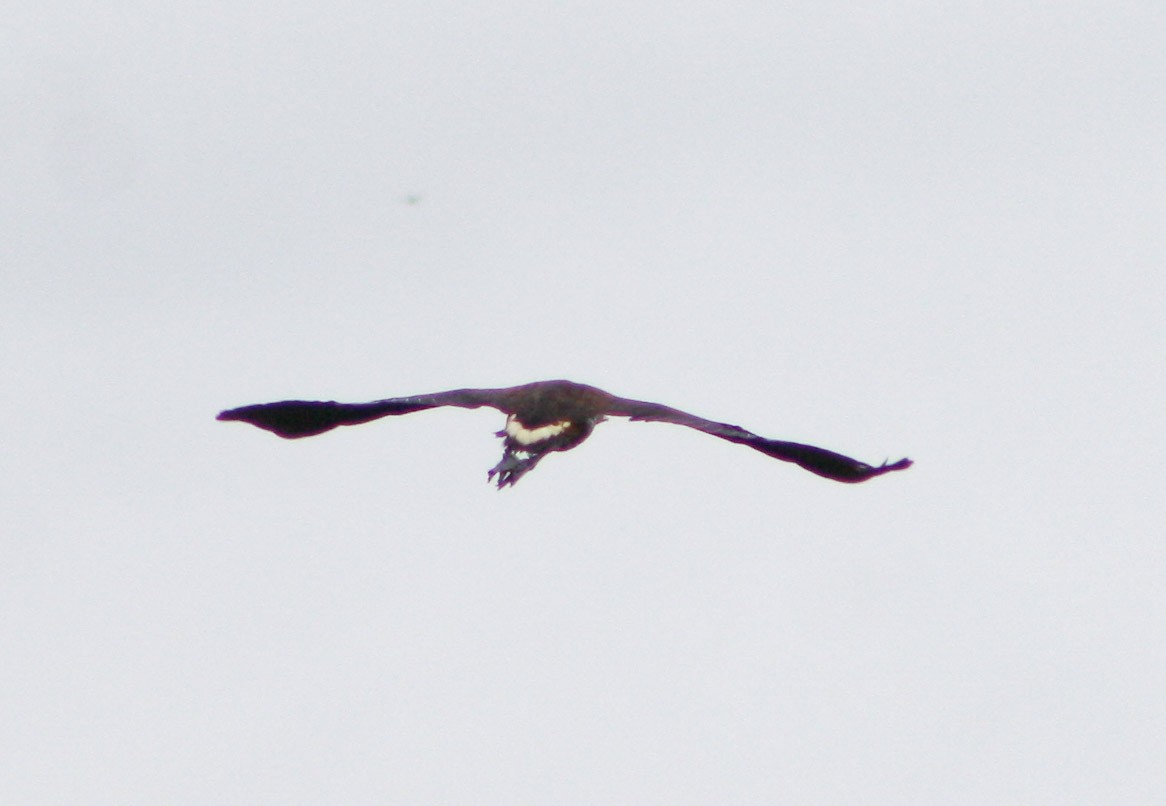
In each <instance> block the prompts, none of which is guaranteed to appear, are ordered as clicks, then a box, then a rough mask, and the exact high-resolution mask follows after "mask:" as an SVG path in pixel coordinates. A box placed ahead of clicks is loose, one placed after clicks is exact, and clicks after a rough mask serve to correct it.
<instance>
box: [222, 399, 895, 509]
mask: <svg viewBox="0 0 1166 806" xmlns="http://www.w3.org/2000/svg"><path fill="white" fill-rule="evenodd" d="M439 406H457V407H459V408H463V409H476V408H480V407H482V406H490V407H491V408H495V409H498V410H499V411H502V412H504V413H505V414H506V427H505V428H503V429H502V430H501V431H499V432H498V433H497V435H498V436H500V437H502V438H503V453H502V461H500V462H499V463H498V464H497V465H495V466H494V467H493V468H492V469H491V470H490V472H489V473H488V474H487V478H488V479H493V478H494V477H495V476H497V477H498V488H499V489H502V488H503V487H505V486H507V485H508V484H514V483H516V482H517V481H518V480H519V479H520V478H522V476H523V475H525V474H526V473H528V472H530V471H531V470H533V469H534V467H535V465H537V464H538V463H539V462H540V461H541V460H542V458H543V457H544V456H546V455H547V454H548V453H553V452H555V451H567V450H570V449H571V448H574V447H575V446H576V445H578V444H579V443H581V442H582V441H583V440H585V439H587V437H589V436H590V435H591V432H592V430H594V428H595V426H597V425H598V424H599V423H601V422H603V421H604V420H605V419H607V418H608V417H627V418H629V419H631V420H633V421H635V420H639V421H644V422H659V423H675V424H677V425H686V426H688V427H689V428H695V429H696V430H698V431H703V432H705V433H706V434H712V435H713V436H714V437H720V438H721V439H725V440H728V441H729V442H736V443H737V444H738V445H748V446H749V447H750V448H753V449H754V450H756V451H761V452H762V453H764V454H765V455H766V456H772V457H773V458H774V459H781V460H782V461H783V462H793V463H794V464H796V465H798V466H799V467H803V468H805V469H806V470H808V471H810V472H811V473H817V474H818V475H819V476H823V477H825V478H828V479H833V480H834V481H844V482H848V483H857V482H860V481H866V480H867V479H870V478H874V477H875V476H881V475H882V474H883V473H890V472H891V471H892V470H906V469H907V468H908V467H910V466H911V460H910V459H900V460H899V461H897V462H893V463H887V462H883V464H881V465H878V466H873V465H868V464H866V463H864V462H860V461H858V460H857V459H851V458H850V457H848V456H843V455H842V454H840V453H834V452H833V451H828V450H825V449H824V448H815V447H814V446H813V445H802V444H800V443H797V442H782V441H780V440H776V439H765V438H764V437H759V436H757V434H754V433H753V432H751V431H746V430H745V429H744V428H742V427H741V426H739V425H729V424H728V423H717V422H713V421H712V420H706V419H704V418H703V417H697V416H696V415H694V414H688V413H687V412H683V411H680V410H678V409H673V408H670V407H668V406H662V405H660V404H659V403H649V402H646V401H643V400H630V399H628V398H625V397H616V396H615V395H611V394H608V393H607V392H605V391H603V390H602V389H596V388H595V387H594V386H587V385H585V384H581V383H572V382H571V381H539V382H538V383H528V384H525V385H523V386H512V387H509V388H506V389H454V390H451V391H448V392H435V393H433V394H428V395H414V396H412V397H394V398H389V399H387V400H375V401H373V402H371V403H336V402H335V401H314V400H283V401H280V402H278V403H259V404H257V405H254V406H243V407H241V408H237V409H229V410H227V411H224V412H222V413H221V414H219V416H218V419H220V420H240V421H242V422H245V423H251V424H252V425H254V426H258V427H259V428H263V429H265V430H267V431H271V432H272V433H274V434H278V435H279V436H281V437H284V438H286V439H298V438H300V437H310V436H314V435H316V434H322V433H324V432H325V431H330V430H332V429H333V428H336V427H337V426H341V425H358V424H360V423H367V422H369V421H370V420H376V419H378V418H380V417H388V416H391V415H395V414H409V413H410V412H414V411H423V410H424V409H434V408H438V407H439Z"/></svg>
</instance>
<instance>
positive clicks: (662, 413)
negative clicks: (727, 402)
mask: <svg viewBox="0 0 1166 806" xmlns="http://www.w3.org/2000/svg"><path fill="white" fill-rule="evenodd" d="M610 406H611V407H610V409H609V410H608V412H607V413H608V414H611V415H613V416H616V417H629V418H631V419H632V420H642V421H645V422H660V423H675V424H676V425H686V426H688V427H689V428H695V429H696V430H697V431H703V432H705V433H706V434H712V435H713V436H714V437H720V438H721V439H726V440H728V441H729V442H736V443H737V444H738V445H748V446H749V447H750V448H752V449H753V450H755V451H761V452H762V453H764V454H765V455H766V456H772V457H773V458H774V459H781V460H782V461H783V462H793V463H794V464H795V465H798V466H799V467H802V468H805V469H806V470H808V471H810V472H811V473H816V474H818V475H819V476H823V477H825V478H828V479H833V480H834V481H844V482H847V483H850V484H855V483H857V482H860V481H866V480H867V479H871V478H874V477H875V476H881V475H882V474H883V473H890V472H891V471H893V470H906V469H907V468H909V467H910V466H911V460H910V459H900V460H899V461H897V462H892V463H887V462H883V463H882V464H881V465H877V466H874V465H868V464H866V463H865V462H860V461H858V460H857V459H851V458H850V457H849V456H843V455H842V454H840V453H835V452H834V451H828V450H826V449H825V448H816V447H814V446H813V445H802V444H801V443H799V442H783V441H781V440H777V439H766V438H765V437H760V436H758V435H757V434H754V433H753V432H752V431H746V430H745V429H744V428H742V427H741V426H739V425H729V424H728V423H717V422H713V421H712V420H706V419H705V418H703V417H697V416H696V415H695V414H689V413H688V412H685V411H680V410H679V409H674V408H671V407H669V406H663V405H661V404H659V403H648V402H646V401H643V400H629V399H627V398H622V397H613V398H612V400H611V403H610Z"/></svg>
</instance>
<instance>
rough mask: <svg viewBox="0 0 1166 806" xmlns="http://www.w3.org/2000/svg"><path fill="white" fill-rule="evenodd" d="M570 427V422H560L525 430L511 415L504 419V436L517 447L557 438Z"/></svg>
mask: <svg viewBox="0 0 1166 806" xmlns="http://www.w3.org/2000/svg"><path fill="white" fill-rule="evenodd" d="M570 425H571V421H570V420H562V421H561V422H557V423H551V424H550V425H540V426H539V427H538V428H527V427H526V426H524V425H523V424H522V423H520V422H519V421H518V418H517V417H515V416H514V415H513V414H511V415H510V416H509V417H507V418H506V435H507V436H508V437H510V438H511V439H513V440H514V441H515V442H517V443H518V444H519V445H533V444H534V443H536V442H542V441H543V440H545V439H550V438H551V437H556V436H558V435H559V434H561V433H563V432H564V431H566V430H567V428H568V427H570Z"/></svg>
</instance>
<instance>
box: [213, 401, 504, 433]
mask: <svg viewBox="0 0 1166 806" xmlns="http://www.w3.org/2000/svg"><path fill="white" fill-rule="evenodd" d="M498 392H499V390H497V389H454V390H452V391H449V392H435V393H434V394H429V395H415V396H413V397H393V398H389V399H387V400H374V401H372V402H371V403H337V402H335V401H333V400H327V401H321V400H281V401H279V402H278V403H258V404H256V405H254V406H242V407H240V408H237V409H228V410H227V411H224V412H221V413H220V414H219V416H218V419H219V420H239V421H241V422H245V423H251V425H254V426H257V427H259V428H262V429H264V430H267V431H270V432H272V433H273V434H278V435H279V436H281V437H284V438H285V439H298V438H299V437H311V436H315V435H316V434H323V433H324V432H325V431H331V430H332V429H333V428H336V427H337V426H341V425H359V424H360V423H367V422H369V421H370V420H376V419H379V418H381V417H390V416H392V415H395V414H409V413H411V412H414V411H423V410H425V409H435V408H437V407H439V406H457V407H459V408H463V409H476V408H480V407H482V406H495V407H496V401H497V397H498Z"/></svg>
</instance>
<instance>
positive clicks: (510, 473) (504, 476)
mask: <svg viewBox="0 0 1166 806" xmlns="http://www.w3.org/2000/svg"><path fill="white" fill-rule="evenodd" d="M543 456H544V454H542V453H535V452H533V451H528V450H514V449H513V448H512V447H511V446H510V445H507V446H506V450H505V451H504V452H503V454H502V461H500V462H499V463H498V464H496V465H494V467H492V468H491V469H490V472H489V473H487V474H486V479H487V481H492V480H493V479H494V477H495V476H497V477H498V489H499V490H501V489H502V488H503V487H505V486H507V485H508V484H509V485H513V484H515V483H517V482H518V480H519V479H520V478H522V477H523V476H524V475H525V474H526V473H528V472H530V471H531V470H533V469H534V466H535V465H537V464H538V463H539V460H540V459H542V458H543Z"/></svg>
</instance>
